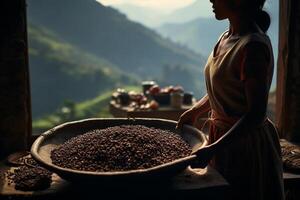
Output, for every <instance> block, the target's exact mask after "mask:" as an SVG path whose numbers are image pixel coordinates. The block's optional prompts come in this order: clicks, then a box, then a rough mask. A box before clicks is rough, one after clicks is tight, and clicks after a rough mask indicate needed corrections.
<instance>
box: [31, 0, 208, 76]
mask: <svg viewBox="0 0 300 200" xmlns="http://www.w3.org/2000/svg"><path fill="white" fill-rule="evenodd" d="M28 16H29V18H28V20H29V21H31V22H33V23H35V24H39V25H44V26H46V27H47V28H49V29H50V30H52V31H54V32H55V33H57V34H58V35H59V36H60V37H61V38H63V39H64V40H65V41H67V42H69V43H71V44H74V45H76V46H78V47H80V48H81V49H83V50H85V51H87V52H90V53H92V54H94V55H96V56H100V57H102V58H105V59H106V60H108V61H110V62H111V63H113V64H115V65H117V66H118V67H120V69H122V70H124V71H130V72H131V73H134V74H138V75H140V76H142V77H143V78H146V77H152V78H154V77H156V76H158V75H160V74H161V68H162V66H163V65H165V64H171V65H177V64H180V65H183V66H185V67H187V68H190V69H192V70H194V69H198V68H199V67H202V66H203V64H204V59H203V58H202V56H201V55H199V54H196V53H194V52H193V51H191V50H189V49H187V48H185V47H183V46H179V45H177V44H175V43H173V42H171V41H169V40H166V39H164V38H162V37H161V36H160V35H158V34H157V33H156V32H155V31H153V30H151V29H148V28H146V27H145V26H143V25H141V24H139V23H135V22H132V21H130V20H128V19H127V17H126V16H125V15H124V14H122V13H120V12H118V11H117V10H115V9H113V8H111V7H105V6H103V5H101V4H100V3H98V2H96V1H95V0H76V1H74V0H63V1H61V0H28ZM200 72H201V70H200Z"/></svg>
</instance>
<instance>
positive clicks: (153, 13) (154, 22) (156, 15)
mask: <svg viewBox="0 0 300 200" xmlns="http://www.w3.org/2000/svg"><path fill="white" fill-rule="evenodd" d="M113 7H114V8H116V9H117V10H119V11H120V12H122V13H124V14H126V16H127V17H128V19H130V20H132V21H135V22H139V23H141V24H143V25H145V26H147V27H157V26H159V25H161V24H162V20H163V19H164V18H165V14H164V13H161V12H159V11H157V10H155V9H151V8H147V7H143V6H136V5H132V4H128V3H124V4H116V5H114V6H113Z"/></svg>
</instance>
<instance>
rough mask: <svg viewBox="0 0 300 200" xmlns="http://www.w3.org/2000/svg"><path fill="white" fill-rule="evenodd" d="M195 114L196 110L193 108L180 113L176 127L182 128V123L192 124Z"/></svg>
mask: <svg viewBox="0 0 300 200" xmlns="http://www.w3.org/2000/svg"><path fill="white" fill-rule="evenodd" d="M196 114H197V113H196V111H195V110H193V109H189V110H187V111H185V112H184V113H182V115H181V116H180V118H179V120H178V122H177V125H176V129H182V127H183V125H184V124H189V125H193V124H194V122H195V119H196Z"/></svg>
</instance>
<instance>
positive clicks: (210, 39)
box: [157, 18, 228, 56]
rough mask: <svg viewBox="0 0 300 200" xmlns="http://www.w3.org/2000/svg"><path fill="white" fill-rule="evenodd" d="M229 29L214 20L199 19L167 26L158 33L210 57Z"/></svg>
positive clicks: (223, 23) (159, 29)
mask: <svg viewBox="0 0 300 200" xmlns="http://www.w3.org/2000/svg"><path fill="white" fill-rule="evenodd" d="M227 27H228V25H227V23H225V22H220V21H216V20H215V19H214V18H197V19H195V20H192V21H190V22H187V23H181V24H165V25H163V26H161V27H159V28H158V29H157V31H158V32H159V33H161V34H162V35H163V36H165V37H168V38H170V39H172V40H173V41H176V42H179V43H181V44H183V45H187V46H188V47H190V48H192V49H193V50H195V51H196V52H198V53H200V54H202V55H205V56H208V55H209V54H210V52H211V50H212V48H213V46H214V45H215V44H216V41H217V40H218V38H219V36H220V34H221V33H222V32H224V31H225V30H226V29H227Z"/></svg>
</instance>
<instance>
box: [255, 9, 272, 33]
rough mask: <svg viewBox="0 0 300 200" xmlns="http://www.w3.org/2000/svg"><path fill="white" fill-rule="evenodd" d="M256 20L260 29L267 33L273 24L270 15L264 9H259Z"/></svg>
mask: <svg viewBox="0 0 300 200" xmlns="http://www.w3.org/2000/svg"><path fill="white" fill-rule="evenodd" d="M255 22H256V24H257V25H258V26H259V27H260V29H261V30H262V31H263V32H264V33H265V32H267V31H268V29H269V27H270V24H271V18H270V15H269V14H268V13H267V12H266V11H264V10H259V11H258V13H257V14H256V16H255Z"/></svg>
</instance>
